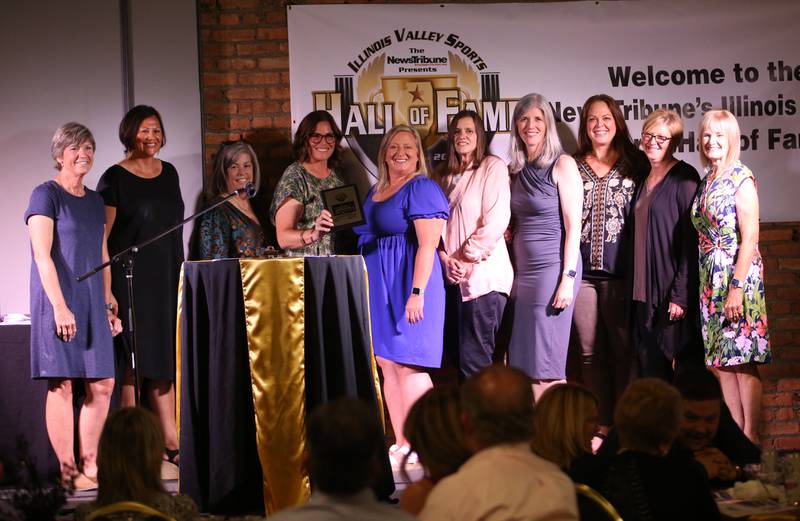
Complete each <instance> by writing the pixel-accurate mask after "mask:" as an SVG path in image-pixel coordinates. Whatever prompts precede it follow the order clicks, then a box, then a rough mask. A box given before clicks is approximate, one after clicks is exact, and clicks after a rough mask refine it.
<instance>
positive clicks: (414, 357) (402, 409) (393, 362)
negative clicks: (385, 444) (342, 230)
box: [355, 125, 448, 465]
mask: <svg viewBox="0 0 800 521" xmlns="http://www.w3.org/2000/svg"><path fill="white" fill-rule="evenodd" d="M447 208H448V206H447V198H446V197H445V195H444V193H442V190H441V188H439V186H438V185H437V184H436V183H435V182H433V181H432V180H430V179H429V178H428V167H427V165H426V163H425V151H424V150H423V148H422V142H421V140H420V137H419V134H417V131H416V130H414V129H413V128H411V127H408V126H406V125H397V126H395V127H394V128H392V129H391V130H390V131H389V132H387V133H386V135H385V136H384V137H383V140H382V141H381V146H380V150H379V152H378V182H377V183H376V184H375V186H373V187H372V188H371V189H370V190H369V192H368V194H367V197H366V199H365V201H364V217H365V219H366V223H365V224H362V225H359V226H357V227H356V228H355V232H356V233H357V234H358V235H359V240H358V245H359V248H360V250H361V254H362V255H363V256H364V261H365V262H366V265H367V273H368V276H369V303H370V310H371V313H370V316H371V317H372V341H373V345H374V349H375V357H376V358H377V361H378V365H379V366H380V368H381V372H382V373H383V394H384V396H385V397H386V405H387V407H388V409H389V418H390V419H391V422H392V428H393V430H394V433H395V436H396V443H395V444H394V445H392V447H390V449H389V456H390V458H391V459H392V461H393V463H394V464H395V465H398V464H399V463H400V461H401V460H402V458H403V455H404V454H406V453H408V451H409V448H408V443H407V441H406V439H405V437H404V436H403V424H404V423H405V418H406V414H407V413H408V410H409V409H410V408H411V405H412V404H413V403H414V402H415V401H416V400H417V399H418V398H419V397H420V396H422V395H423V394H424V393H425V392H426V391H427V390H428V389H430V388H431V387H432V385H433V384H432V383H431V378H430V376H429V375H428V373H427V372H426V370H425V368H429V367H439V366H440V365H441V362H442V345H443V344H442V341H443V339H442V335H443V329H444V280H443V278H442V266H441V263H440V260H439V257H438V255H436V246H437V245H438V244H439V241H440V240H441V236H442V230H443V229H444V225H445V222H446V221H447V216H448V209H447Z"/></svg>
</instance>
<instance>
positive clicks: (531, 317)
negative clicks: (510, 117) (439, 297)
mask: <svg viewBox="0 0 800 521" xmlns="http://www.w3.org/2000/svg"><path fill="white" fill-rule="evenodd" d="M509 171H510V172H511V173H512V174H514V175H513V176H512V181H511V216H512V223H513V224H512V226H513V251H514V260H515V266H514V286H513V288H512V290H511V301H512V305H513V309H514V315H513V318H514V322H513V325H512V330H511V344H510V346H509V350H508V361H509V364H510V365H512V366H514V367H518V368H520V369H522V370H523V371H525V372H526V373H527V374H528V376H530V377H531V378H532V379H533V392H534V398H535V399H538V398H539V396H540V395H541V394H542V393H543V392H544V390H545V389H546V388H547V387H548V386H549V385H552V384H553V383H557V382H563V381H565V378H566V374H565V372H566V364H567V347H568V344H569V332H570V324H571V322H572V309H573V308H572V306H571V304H572V302H573V300H574V299H575V297H576V294H577V292H578V286H577V285H576V284H575V279H576V278H577V279H578V280H580V276H581V258H580V253H579V244H580V221H581V195H582V187H581V177H580V174H579V173H578V167H577V165H576V164H575V160H574V159H572V158H571V157H569V156H568V155H566V154H564V153H563V150H562V148H561V141H560V140H559V138H558V133H557V132H556V124H555V117H554V116H553V110H552V109H551V108H550V103H549V102H548V101H547V99H545V97H544V96H542V95H540V94H528V95H527V96H525V97H523V98H522V99H520V100H519V102H518V103H517V106H516V108H515V109H514V125H513V127H512V137H511V165H510V167H509Z"/></svg>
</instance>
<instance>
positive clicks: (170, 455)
mask: <svg viewBox="0 0 800 521" xmlns="http://www.w3.org/2000/svg"><path fill="white" fill-rule="evenodd" d="M180 454H181V451H180V449H166V448H165V449H164V455H165V456H166V458H165V459H166V461H169V462H170V463H172V464H173V465H180Z"/></svg>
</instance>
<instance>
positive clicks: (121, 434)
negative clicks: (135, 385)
mask: <svg viewBox="0 0 800 521" xmlns="http://www.w3.org/2000/svg"><path fill="white" fill-rule="evenodd" d="M163 456H164V435H163V434H161V428H160V427H159V425H158V421H157V420H156V417H155V416H153V414H152V413H150V412H149V411H147V410H145V409H142V408H140V407H126V408H124V409H120V410H118V411H117V412H115V413H114V414H112V415H111V416H110V417H109V418H108V420H106V424H105V426H104V427H103V433H102V434H101V435H100V444H99V447H98V452H97V469H98V470H97V483H98V489H97V500H96V501H93V502H91V503H85V504H83V505H80V506H79V507H78V508H77V509H76V510H75V519H76V520H79V521H80V520H82V519H85V518H86V516H88V515H89V514H90V513H91V512H93V511H95V510H97V509H100V508H102V507H105V506H108V505H111V504H113V503H117V502H120V501H136V502H138V503H144V504H145V505H147V506H149V507H152V508H154V509H156V510H158V511H160V512H162V513H164V514H166V515H168V516H170V517H173V518H175V519H176V520H177V521H184V520H191V519H194V517H195V516H196V515H197V506H196V505H195V504H194V502H193V501H192V499H191V498H189V497H188V496H182V495H177V496H172V495H170V494H169V493H168V492H167V491H166V490H165V489H164V485H163V483H162V481H161V462H162V460H163Z"/></svg>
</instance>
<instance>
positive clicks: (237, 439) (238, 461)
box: [176, 256, 394, 514]
mask: <svg viewBox="0 0 800 521" xmlns="http://www.w3.org/2000/svg"><path fill="white" fill-rule="evenodd" d="M368 291H369V288H368V281H367V278H366V267H365V265H364V261H363V259H362V258H360V257H350V256H344V257H309V258H305V259H302V258H298V259H269V260H247V259H223V260H219V261H194V262H187V263H185V264H184V266H183V269H182V276H181V281H180V294H181V297H180V299H179V302H178V331H177V333H178V334H177V339H176V340H177V345H176V359H177V362H178V368H177V375H176V378H177V386H176V387H177V389H176V392H177V395H178V396H177V398H178V407H179V408H178V411H179V412H178V425H179V427H178V428H179V429H180V440H181V450H182V454H181V456H182V460H183V464H182V465H181V491H182V492H183V493H187V494H189V495H191V496H192V497H193V498H194V499H195V501H197V502H198V505H202V506H203V507H204V508H211V509H213V508H231V503H228V501H234V502H240V503H241V504H242V505H243V506H244V505H252V504H253V503H249V501H250V500H251V499H253V498H255V495H254V494H253V491H258V492H257V495H258V499H257V500H256V502H255V504H260V503H261V496H262V494H263V503H264V507H265V510H266V511H267V512H268V513H269V514H272V513H274V512H277V511H279V510H282V509H285V508H289V507H293V506H298V505H301V504H303V503H305V502H306V501H307V499H308V498H309V497H310V482H309V477H308V475H307V474H306V473H305V470H304V468H303V464H302V458H303V452H304V451H305V447H306V436H305V419H306V414H307V410H306V409H307V407H309V406H311V407H314V406H315V405H318V404H321V403H325V402H326V401H328V400H330V399H334V398H336V397H338V396H359V397H361V398H364V399H366V400H368V401H374V403H375V405H376V408H377V410H378V411H380V413H381V415H382V412H383V404H382V399H381V393H380V385H379V379H378V373H377V367H376V364H375V359H374V356H373V353H372V339H371V332H370V327H369V305H368V302H369V296H368ZM240 306H241V307H240ZM306 306H310V308H308V309H307V307H306ZM331 317H332V318H331ZM341 325H346V326H348V327H346V328H340V326H341ZM365 384H366V387H368V388H371V389H372V390H369V389H366V388H365V387H364V385H365ZM244 393H246V394H247V395H246V396H245V394H244ZM251 394H252V401H251V400H250V395H251ZM251 406H252V408H251ZM181 422H183V423H184V424H183V425H181ZM251 440H252V445H250V443H251ZM220 450H223V451H225V450H228V451H230V460H229V461H230V462H229V463H227V462H226V460H225V459H224V458H222V459H221V458H219V457H218V451H220ZM243 457H244V458H245V459H244V460H243V459H242V458H243ZM256 458H257V460H256ZM385 467H386V468H385V469H384V471H383V472H382V474H381V477H380V478H379V480H378V481H379V482H380V483H382V484H383V485H379V486H385V487H384V488H386V490H385V491H384V492H388V493H391V491H390V490H388V489H389V488H391V490H393V489H394V486H393V480H392V474H391V469H390V467H389V463H388V459H387V461H386V462H385ZM256 476H258V477H256ZM259 478H261V480H263V482H261V483H259V482H258V481H256V480H257V479H259ZM387 497H388V496H387ZM234 509H235V507H234Z"/></svg>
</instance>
